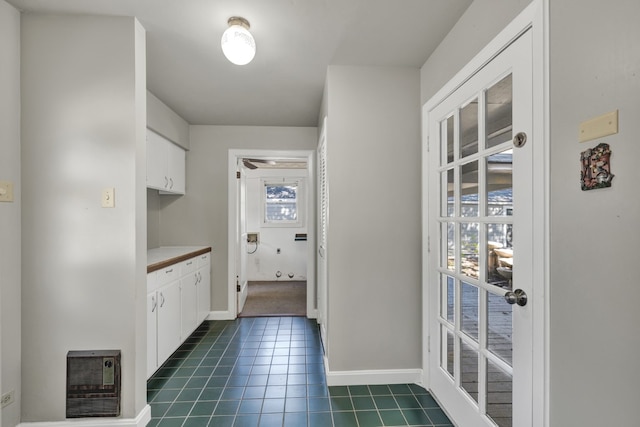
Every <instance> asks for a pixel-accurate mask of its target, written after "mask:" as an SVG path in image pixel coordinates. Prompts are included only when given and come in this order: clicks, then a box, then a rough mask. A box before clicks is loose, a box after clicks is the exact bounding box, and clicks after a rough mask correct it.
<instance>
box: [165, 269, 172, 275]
mask: <svg viewBox="0 0 640 427" xmlns="http://www.w3.org/2000/svg"><path fill="white" fill-rule="evenodd" d="M164 273H165V274H169V273H173V268H172V269H171V270H166V271H165V272H164Z"/></svg>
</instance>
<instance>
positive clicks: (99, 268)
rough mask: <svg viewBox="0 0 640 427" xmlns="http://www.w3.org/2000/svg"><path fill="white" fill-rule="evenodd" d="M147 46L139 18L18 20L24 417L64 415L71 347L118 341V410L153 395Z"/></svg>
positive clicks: (111, 345) (127, 412) (126, 413)
mask: <svg viewBox="0 0 640 427" xmlns="http://www.w3.org/2000/svg"><path fill="white" fill-rule="evenodd" d="M144 46H145V38H144V31H143V29H142V28H141V27H140V26H139V24H138V23H137V21H136V20H135V19H134V18H122V17H92V16H62V15H58V16H55V15H48V16H47V15H38V14H26V15H23V17H22V187H23V200H22V201H23V204H22V214H23V215H22V245H23V269H22V323H23V327H22V363H23V365H22V399H23V400H22V403H23V406H22V422H29V421H61V420H64V419H65V393H64V390H65V386H66V354H67V352H68V351H69V350H90V349H118V350H121V351H122V372H123V376H122V417H123V418H134V417H135V416H137V415H138V414H139V413H140V412H141V411H142V409H143V408H144V406H145V404H146V381H145V380H146V375H145V374H146V369H145V365H146V339H145V334H146V324H145V306H146V298H145V296H146V283H145V281H146V206H145V205H146V200H145V194H146V190H145V169H146V168H145V164H146V163H145V155H146V153H145V140H144V135H145V125H146V84H145V83H146V82H145V75H146V70H145V50H144ZM106 187H114V188H115V208H113V209H104V208H101V207H100V197H101V191H102V189H103V188H106Z"/></svg>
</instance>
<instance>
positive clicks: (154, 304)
mask: <svg viewBox="0 0 640 427" xmlns="http://www.w3.org/2000/svg"><path fill="white" fill-rule="evenodd" d="M156 308H158V300H157V299H156V297H155V296H152V297H151V312H152V313H154V312H155V311H156Z"/></svg>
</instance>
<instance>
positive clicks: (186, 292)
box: [180, 258, 199, 340]
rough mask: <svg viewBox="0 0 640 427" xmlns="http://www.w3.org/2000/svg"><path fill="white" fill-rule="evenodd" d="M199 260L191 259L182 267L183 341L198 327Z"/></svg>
mask: <svg viewBox="0 0 640 427" xmlns="http://www.w3.org/2000/svg"><path fill="white" fill-rule="evenodd" d="M197 268H198V260H197V259H195V258H194V259H190V260H188V261H186V262H185V263H184V264H183V265H182V279H180V287H181V289H182V294H181V307H182V310H181V314H182V339H183V340H184V339H186V338H187V337H188V336H189V335H191V333H192V332H193V331H194V330H195V329H196V327H197V326H198V324H199V322H198V312H197V304H198V301H197V298H198V289H197V287H198V272H197V271H196V269H197Z"/></svg>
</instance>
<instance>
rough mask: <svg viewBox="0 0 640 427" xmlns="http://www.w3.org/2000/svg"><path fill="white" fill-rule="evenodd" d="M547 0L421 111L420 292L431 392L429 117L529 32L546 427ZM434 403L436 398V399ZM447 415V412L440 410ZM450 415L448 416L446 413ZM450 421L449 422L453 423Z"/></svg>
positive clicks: (537, 322) (537, 396)
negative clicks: (444, 101) (421, 230)
mask: <svg viewBox="0 0 640 427" xmlns="http://www.w3.org/2000/svg"><path fill="white" fill-rule="evenodd" d="M548 17H549V0H533V1H532V3H531V4H530V5H529V6H527V7H526V8H525V9H524V10H523V11H522V12H521V13H520V14H519V15H518V16H517V17H516V18H515V19H514V20H513V21H512V22H511V23H510V24H508V25H507V26H506V27H505V28H504V29H503V30H502V31H501V32H500V33H499V34H498V35H497V36H496V37H495V38H494V39H493V40H492V41H491V42H489V43H488V44H487V45H486V46H485V47H484V48H483V49H482V50H481V51H480V52H479V53H478V54H477V55H476V56H475V57H474V58H473V59H472V60H471V61H470V62H469V63H467V64H466V65H465V66H464V67H463V68H462V69H461V70H460V71H459V72H458V73H457V74H455V76H454V77H453V78H452V79H451V80H450V81H449V82H448V83H446V84H445V85H444V86H443V87H442V88H441V89H440V90H439V91H438V92H436V94H435V95H434V96H433V97H431V99H429V101H427V102H426V103H425V104H424V105H423V107H422V135H423V136H422V165H423V167H422V182H423V189H424V190H423V195H422V229H423V247H422V266H423V267H422V268H423V272H422V277H423V279H422V281H423V282H422V289H423V293H422V294H423V297H422V298H423V301H422V307H423V328H422V331H423V336H422V342H423V348H424V349H425V351H423V361H422V366H423V376H422V383H423V385H424V386H425V387H426V388H428V389H430V378H431V373H430V368H429V366H430V363H429V360H430V357H432V356H433V357H437V356H438V355H436V354H433V355H432V353H431V352H430V349H429V347H428V345H429V342H430V337H429V331H430V316H431V313H430V311H429V301H430V300H431V298H434V295H432V294H431V288H432V287H431V286H429V284H428V278H429V277H430V274H429V271H430V265H429V250H430V248H429V236H428V230H429V222H430V219H429V216H428V213H429V197H428V193H427V189H428V188H429V186H428V182H429V171H428V168H427V165H428V156H429V154H428V151H429V138H428V135H429V122H428V115H429V112H430V111H431V110H433V109H434V108H435V107H436V106H437V105H439V104H440V103H441V102H442V101H443V100H445V99H446V98H447V97H448V96H449V95H451V94H452V93H453V92H455V91H456V90H457V89H458V88H459V87H461V86H462V85H463V84H464V83H465V82H466V81H467V80H469V79H470V78H471V77H472V76H473V75H475V74H476V73H477V72H478V71H479V70H480V69H482V68H483V67H484V66H485V65H486V64H488V63H489V62H490V61H491V60H492V59H493V58H495V57H496V56H498V55H499V54H500V53H501V52H502V51H503V50H504V49H506V48H507V47H508V46H509V45H510V44H511V43H512V42H513V41H514V40H516V39H517V38H518V37H519V36H520V35H521V34H523V33H524V32H525V31H527V30H528V29H531V31H532V37H533V48H532V55H533V70H532V73H533V81H532V84H533V106H532V108H533V122H532V129H533V136H534V138H533V143H535V145H534V148H533V175H534V179H535V181H536V182H537V183H538V185H536V186H534V191H533V194H532V202H533V206H534V215H533V224H532V226H533V236H534V241H533V242H532V244H533V257H534V260H535V261H534V265H535V266H536V268H534V271H533V295H531V303H532V306H533V309H532V314H533V319H534V322H533V337H532V339H533V355H532V370H533V372H532V377H533V383H532V396H533V399H532V414H533V415H532V425H533V426H536V427H537V426H548V425H549V333H548V331H549V318H548V316H549V301H548V298H546V295H549V292H548V287H549V248H548V245H549V239H548V236H549V200H548V198H549V179H548V176H549V144H550V141H549V101H548V100H549V85H548V76H549V72H548V70H549V66H548V57H549V42H548V40H549V30H548V23H549V19H548ZM434 397H435V398H436V400H437V398H438V396H434ZM442 409H443V410H444V411H445V412H447V408H445V407H443V408H442ZM449 415H451V414H449ZM454 418H455V417H453V418H452V419H454Z"/></svg>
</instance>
